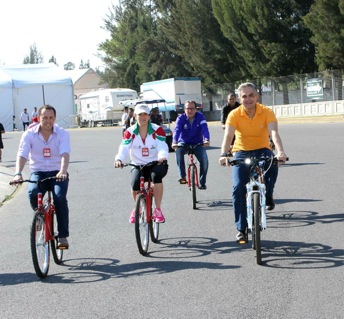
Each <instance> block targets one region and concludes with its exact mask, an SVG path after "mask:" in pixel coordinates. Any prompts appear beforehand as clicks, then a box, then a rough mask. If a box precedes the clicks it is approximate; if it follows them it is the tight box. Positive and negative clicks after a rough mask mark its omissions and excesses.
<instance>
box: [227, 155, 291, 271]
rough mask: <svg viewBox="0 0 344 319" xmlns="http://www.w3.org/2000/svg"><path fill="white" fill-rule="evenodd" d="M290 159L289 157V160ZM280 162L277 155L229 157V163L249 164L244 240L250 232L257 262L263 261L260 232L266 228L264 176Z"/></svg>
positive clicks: (246, 240)
mask: <svg viewBox="0 0 344 319" xmlns="http://www.w3.org/2000/svg"><path fill="white" fill-rule="evenodd" d="M288 160H289V159H288V158H287V161H288ZM277 162H279V161H278V160H277V159H276V158H275V157H272V156H271V157H269V156H264V155H263V156H262V157H259V158H255V157H253V158H245V159H234V160H230V159H228V163H229V164H230V165H232V166H234V165H242V164H244V165H249V166H250V180H249V182H248V183H247V184H246V189H247V196H246V206H247V229H246V231H245V238H244V239H243V242H241V243H246V242H248V234H251V236H252V248H253V249H254V250H255V251H256V260H257V264H258V265H260V264H261V263H262V256H261V242H260V233H261V231H263V230H265V229H266V198H265V181H264V176H265V174H266V172H267V171H268V170H269V169H270V168H271V165H276V164H277Z"/></svg>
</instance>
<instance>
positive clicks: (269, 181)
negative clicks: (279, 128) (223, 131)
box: [232, 148, 278, 231]
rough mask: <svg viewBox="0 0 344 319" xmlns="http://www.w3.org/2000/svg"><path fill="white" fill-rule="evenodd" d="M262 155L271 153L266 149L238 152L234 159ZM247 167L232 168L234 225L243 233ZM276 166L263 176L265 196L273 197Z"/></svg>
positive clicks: (245, 214) (245, 213)
mask: <svg viewBox="0 0 344 319" xmlns="http://www.w3.org/2000/svg"><path fill="white" fill-rule="evenodd" d="M262 154H265V155H267V156H273V155H274V154H273V152H272V151H271V150H269V149H267V148H263V149H259V150H255V151H239V152H236V153H235V156H234V159H245V158H247V157H260V156H262ZM249 173H250V167H249V165H245V164H241V165H238V166H233V168H232V181H233V208H234V217H235V225H236V228H237V230H239V231H244V230H245V229H246V228H247V220H246V216H247V208H246V184H247V183H248V182H249ZM277 175H278V165H277V164H273V165H272V166H271V167H270V169H269V170H268V172H267V173H266V175H265V177H264V178H265V186H266V191H265V193H266V195H271V196H272V195H273V191H274V187H275V183H276V181H277Z"/></svg>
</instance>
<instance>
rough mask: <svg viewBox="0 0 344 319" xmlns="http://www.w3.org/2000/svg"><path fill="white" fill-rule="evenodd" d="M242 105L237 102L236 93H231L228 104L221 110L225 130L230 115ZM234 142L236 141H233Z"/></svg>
mask: <svg viewBox="0 0 344 319" xmlns="http://www.w3.org/2000/svg"><path fill="white" fill-rule="evenodd" d="M239 105H240V103H239V102H237V100H236V96H235V93H229V94H228V96H227V103H226V104H225V105H224V106H223V107H222V109H221V125H222V128H223V129H225V127H226V126H225V123H226V120H227V116H228V114H229V113H230V112H231V111H233V110H235V109H236V108H237V107H239ZM233 142H234V141H233Z"/></svg>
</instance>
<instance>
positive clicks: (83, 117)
mask: <svg viewBox="0 0 344 319" xmlns="http://www.w3.org/2000/svg"><path fill="white" fill-rule="evenodd" d="M137 97H138V95H137V92H136V91H135V90H131V89H125V88H118V89H102V90H97V91H92V92H88V93H85V94H82V95H80V97H79V101H80V106H79V111H78V115H79V119H80V126H89V127H93V126H108V125H118V124H119V122H120V121H121V117H122V113H123V105H121V104H120V102H121V101H123V100H128V99H136V98H137Z"/></svg>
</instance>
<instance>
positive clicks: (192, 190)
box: [190, 165, 197, 209]
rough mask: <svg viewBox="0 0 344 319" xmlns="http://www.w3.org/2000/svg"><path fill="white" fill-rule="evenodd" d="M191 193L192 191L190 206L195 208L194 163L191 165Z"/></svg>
mask: <svg viewBox="0 0 344 319" xmlns="http://www.w3.org/2000/svg"><path fill="white" fill-rule="evenodd" d="M190 178H191V193H192V208H193V209H196V208H197V207H196V203H197V197H196V167H195V166H194V165H192V166H191V173H190Z"/></svg>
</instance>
